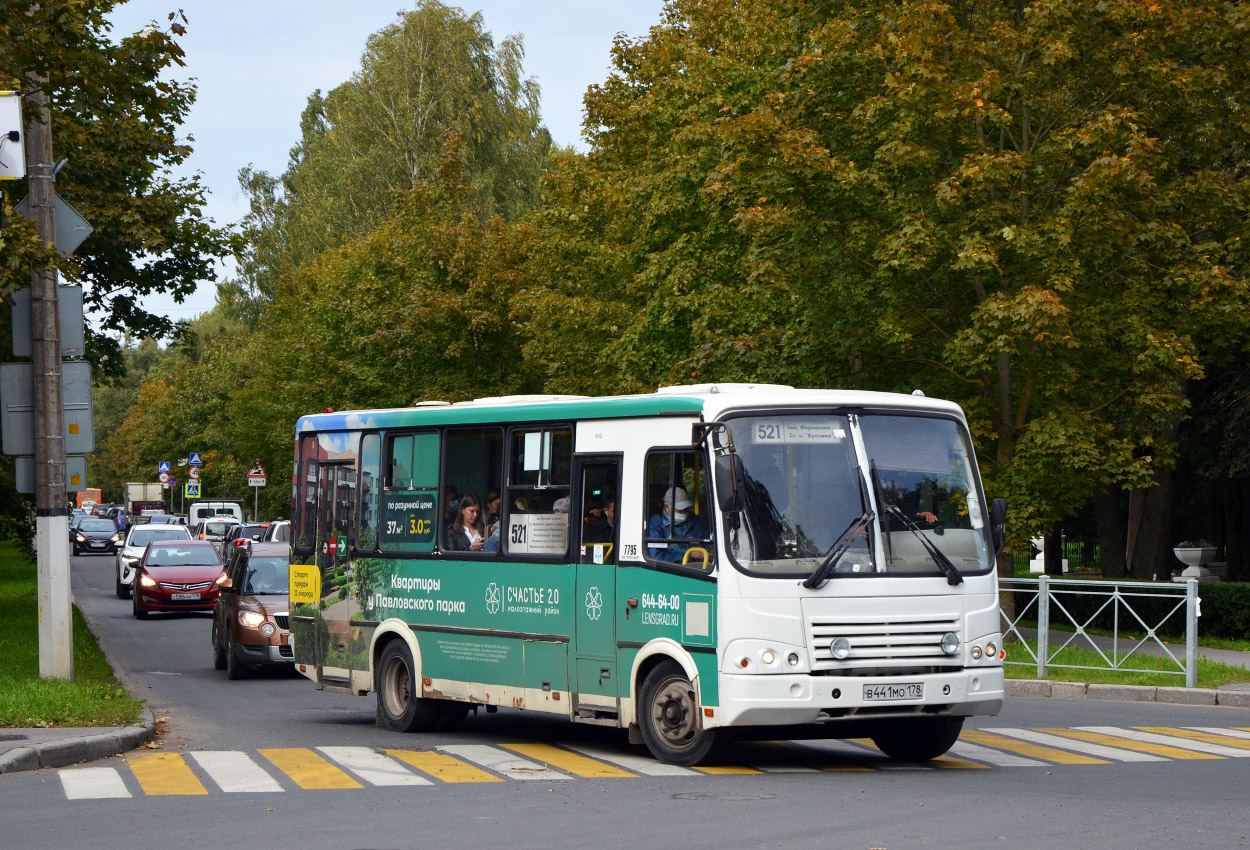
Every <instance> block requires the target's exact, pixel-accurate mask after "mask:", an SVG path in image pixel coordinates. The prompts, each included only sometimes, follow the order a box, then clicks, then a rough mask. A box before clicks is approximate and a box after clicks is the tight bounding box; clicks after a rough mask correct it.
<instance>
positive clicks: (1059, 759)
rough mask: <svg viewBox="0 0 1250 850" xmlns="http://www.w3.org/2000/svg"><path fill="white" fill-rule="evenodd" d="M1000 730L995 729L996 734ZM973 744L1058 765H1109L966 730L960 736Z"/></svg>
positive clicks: (1096, 760) (1097, 760) (1063, 751)
mask: <svg viewBox="0 0 1250 850" xmlns="http://www.w3.org/2000/svg"><path fill="white" fill-rule="evenodd" d="M998 731H999V730H997V729H995V730H994V732H998ZM959 737H960V738H961V739H963V740H966V741H968V742H970V743H973V744H981V745H982V746H986V747H993V748H994V749H998V750H1006V751H1007V752H1010V753H1016V754H1017V755H1022V756H1028V757H1030V758H1035V759H1042V760H1043V761H1049V762H1054V763H1056V764H1109V762H1106V761H1104V760H1103V759H1096V758H1090V757H1089V756H1082V755H1077V754H1075V753H1069V752H1066V751H1065V750H1056V749H1054V748H1053V747H1039V746H1038V745H1036V744H1029V743H1025V742H1024V741H1016V740H1013V739H1011V738H1006V737H1003V736H1002V735H996V734H993V733H991V732H988V731H980V730H977V729H965V730H964V731H963V732H962V733H961V734H960V736H959Z"/></svg>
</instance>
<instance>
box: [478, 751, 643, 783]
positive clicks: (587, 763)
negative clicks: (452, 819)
mask: <svg viewBox="0 0 1250 850" xmlns="http://www.w3.org/2000/svg"><path fill="white" fill-rule="evenodd" d="M500 746H502V747H503V748H504V749H507V750H512V751H513V752H514V753H520V754H521V755H523V756H525V757H527V758H531V759H533V760H534V761H537V762H542V763H543V764H549V765H551V766H552V767H558V768H559V769H560V770H564V771H567V772H569V773H572V774H574V775H575V776H584V777H586V778H588V779H637V778H638V775H637V774H635V773H630V772H629V771H628V770H621V769H620V768H619V767H613V766H612V765H610V764H604V763H603V762H601V761H597V760H596V759H592V758H587V757H586V756H584V755H579V754H578V753H573V752H569V751H568V750H565V749H561V748H560V747H553V746H552V745H551V744H501V745H500Z"/></svg>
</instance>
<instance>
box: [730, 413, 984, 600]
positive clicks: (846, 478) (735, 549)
mask: <svg viewBox="0 0 1250 850" xmlns="http://www.w3.org/2000/svg"><path fill="white" fill-rule="evenodd" d="M853 424H854V425H855V427H854V428H853V427H852V425H853ZM733 435H734V441H735V445H736V447H737V451H738V455H739V456H740V457H741V458H742V461H743V468H744V471H745V473H746V475H745V480H744V482H743V488H744V501H743V511H742V513H741V515H740V521H739V523H738V525H739V527H738V528H736V529H734V528H731V529H730V533H729V541H728V545H729V551H730V554H731V555H732V556H733V559H734V560H735V561H736V562H737V563H738V565H739V566H741V567H742V568H743V569H744V570H746V571H748V572H751V573H757V574H760V575H764V576H776V577H782V576H785V577H794V576H805V575H810V574H811V573H812V572H813V571H815V570H817V569H818V568H821V567H822V565H824V571H827V572H828V573H829V574H830V576H834V577H836V576H838V575H854V574H885V575H901V574H907V575H916V574H940V573H946V574H948V575H949V574H950V571H951V568H952V567H953V568H954V570H955V571H956V572H958V573H962V572H982V571H985V570H987V569H989V566H990V559H989V549H988V546H987V543H986V540H985V534H984V531H983V526H984V523H983V519H982V516H981V510H980V506H979V495H978V491H977V488H976V483H975V478H974V477H973V471H972V463H971V457H970V454H969V451H968V446H967V442H966V440H965V439H964V435H963V430H962V429H961V428H960V426H959V424H958V423H957V422H955V421H954V420H951V419H943V418H938V417H932V416H908V415H887V414H864V415H860V416H857V417H855V419H854V422H852V419H851V417H849V416H847V415H845V414H817V413H813V414H789V415H772V416H749V417H741V418H736V419H734V420H733ZM857 436H858V437H859V438H860V440H861V441H862V449H863V453H862V455H861V454H860V453H859V452H857V450H856V437H857ZM860 457H864V458H866V459H867V463H866V464H861V462H860V460H859V458H860ZM868 515H871V516H873V517H875V523H874V524H871V525H870V524H868V523H866V522H864V518H865V516H868ZM877 530H879V531H880V534H881V536H880V542H881V550H882V551H880V552H877V551H876V545H877V537H876V533H875V532H876V531H877ZM837 550H843V551H842V552H841V555H839V556H837V560H836V563H832V564H827V563H825V562H826V559H827V558H829V556H830V555H831V553H833V552H835V551H837Z"/></svg>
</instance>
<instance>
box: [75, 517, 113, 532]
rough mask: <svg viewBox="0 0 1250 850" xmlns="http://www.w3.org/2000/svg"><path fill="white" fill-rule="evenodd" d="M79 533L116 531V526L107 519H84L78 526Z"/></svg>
mask: <svg viewBox="0 0 1250 850" xmlns="http://www.w3.org/2000/svg"><path fill="white" fill-rule="evenodd" d="M78 530H79V531H117V526H116V525H114V524H113V521H112V520H107V519H84V520H83V521H82V522H80V523H79V524H78Z"/></svg>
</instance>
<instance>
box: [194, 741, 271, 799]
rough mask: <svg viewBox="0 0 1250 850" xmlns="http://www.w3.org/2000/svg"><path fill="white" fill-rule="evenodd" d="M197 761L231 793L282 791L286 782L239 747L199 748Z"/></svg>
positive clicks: (196, 754)
mask: <svg viewBox="0 0 1250 850" xmlns="http://www.w3.org/2000/svg"><path fill="white" fill-rule="evenodd" d="M190 755H191V758H193V759H195V763H196V764H198V765H199V766H200V768H201V769H202V770H203V771H204V772H205V773H207V774H208V776H209V778H210V779H212V780H213V781H214V782H216V783H217V785H218V787H220V788H221V790H222V791H225V792H226V793H227V794H238V793H255V792H273V791H281V790H282V786H281V785H279V784H278V780H276V779H274V778H273V777H272V776H270V775H269V774H268V773H266V772H265V769H264V768H262V767H261V766H260V765H258V764H257V763H256V762H254V761H252V757H251V756H249V755H248V754H247V753H241V752H239V751H237V750H197V751H195V752H193V753H191V754H190Z"/></svg>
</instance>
